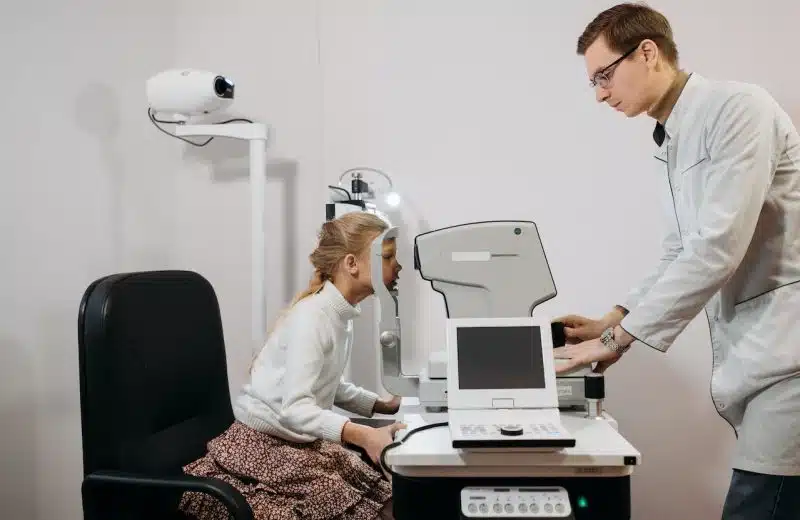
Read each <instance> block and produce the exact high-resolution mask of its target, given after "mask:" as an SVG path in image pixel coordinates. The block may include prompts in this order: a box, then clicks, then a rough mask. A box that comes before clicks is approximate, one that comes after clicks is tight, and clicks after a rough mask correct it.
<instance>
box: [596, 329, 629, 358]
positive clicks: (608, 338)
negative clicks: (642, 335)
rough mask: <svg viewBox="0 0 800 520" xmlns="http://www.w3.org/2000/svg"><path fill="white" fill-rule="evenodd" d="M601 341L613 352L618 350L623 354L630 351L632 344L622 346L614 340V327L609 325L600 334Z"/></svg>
mask: <svg viewBox="0 0 800 520" xmlns="http://www.w3.org/2000/svg"><path fill="white" fill-rule="evenodd" d="M600 342H601V343H602V344H603V345H605V346H606V348H608V349H609V350H610V351H611V352H617V353H618V354H620V355H622V354H624V353H625V352H627V351H628V349H629V348H630V347H631V346H630V345H627V346H624V347H623V346H622V345H620V344H618V343H617V342H616V341H615V340H614V327H609V328H607V329H606V330H604V331H603V333H602V334H601V335H600Z"/></svg>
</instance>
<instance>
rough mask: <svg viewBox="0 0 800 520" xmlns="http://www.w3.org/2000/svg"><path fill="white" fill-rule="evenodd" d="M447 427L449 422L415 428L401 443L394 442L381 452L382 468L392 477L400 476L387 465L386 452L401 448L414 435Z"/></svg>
mask: <svg viewBox="0 0 800 520" xmlns="http://www.w3.org/2000/svg"><path fill="white" fill-rule="evenodd" d="M447 425H448V423H447V422H438V423H431V424H426V425H424V426H420V427H419V428H414V429H413V430H411V431H410V432H408V434H406V436H405V437H403V440H401V441H395V442H393V443H391V444H388V445H387V446H386V447H385V448H383V450H381V457H380V459H379V460H380V464H381V467H382V468H383V469H384V470H385V471H386V472H387V473H389V474H390V475H391V476H392V477H396V476H398V474H397V473H395V472H394V471H392V468H390V467H389V465H388V464H386V452H388V451H389V450H391V449H392V448H396V447H398V446H400V445H401V444H403V443H404V442H405V441H406V440H407V439H408V438H409V437H411V436H412V435H414V434H415V433H419V432H422V431H425V430H430V429H433V428H441V427H443V426H445V427H446V426H447ZM399 476H401V477H402V475H399Z"/></svg>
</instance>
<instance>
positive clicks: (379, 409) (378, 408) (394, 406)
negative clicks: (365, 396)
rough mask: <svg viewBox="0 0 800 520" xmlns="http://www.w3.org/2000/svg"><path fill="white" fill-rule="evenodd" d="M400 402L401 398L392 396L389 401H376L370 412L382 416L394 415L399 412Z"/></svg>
mask: <svg viewBox="0 0 800 520" xmlns="http://www.w3.org/2000/svg"><path fill="white" fill-rule="evenodd" d="M401 401H402V397H398V396H396V395H395V396H393V397H392V399H391V400H389V401H386V400H383V399H378V400H377V401H375V406H373V407H372V412H373V413H380V414H384V415H394V414H396V413H397V412H398V411H399V410H400V402H401Z"/></svg>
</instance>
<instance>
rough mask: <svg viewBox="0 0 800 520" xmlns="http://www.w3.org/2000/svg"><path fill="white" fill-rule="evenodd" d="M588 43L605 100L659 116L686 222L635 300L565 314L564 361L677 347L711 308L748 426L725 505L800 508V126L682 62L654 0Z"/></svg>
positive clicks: (582, 43)
mask: <svg viewBox="0 0 800 520" xmlns="http://www.w3.org/2000/svg"><path fill="white" fill-rule="evenodd" d="M577 50H578V54H579V55H582V56H584V59H585V63H586V68H587V72H588V74H589V77H590V83H591V85H592V87H593V88H594V89H595V92H596V96H597V101H599V102H601V103H607V104H608V105H609V106H610V107H612V108H614V109H615V110H616V111H618V112H621V113H623V114H625V115H626V116H628V117H635V116H638V115H640V114H643V113H646V114H647V115H648V116H650V117H652V118H653V119H654V120H655V121H656V122H655V130H654V132H653V138H654V140H655V143H656V146H657V149H656V153H655V158H656V160H658V161H659V163H658V166H659V167H660V168H662V171H663V173H664V175H665V176H667V178H668V180H669V186H670V192H669V193H668V194H667V195H668V196H671V204H670V205H669V207H670V208H674V213H673V214H672V215H670V218H674V219H675V229H674V230H673V231H671V232H669V233H668V234H667V236H666V237H665V239H664V242H663V245H664V251H663V255H662V257H661V259H660V260H659V262H658V263H657V264H656V265H655V266H654V269H653V270H652V272H651V274H650V275H649V276H647V277H646V278H645V279H644V280H643V281H642V283H641V285H640V286H639V287H638V288H636V289H635V290H633V291H631V293H630V295H629V298H628V301H627V302H623V303H624V304H623V305H617V306H615V307H614V309H613V310H611V311H610V312H609V313H608V314H606V315H605V316H603V317H602V318H601V319H599V320H591V319H588V318H585V317H582V316H574V315H573V316H567V317H564V318H561V321H564V322H565V323H566V325H567V328H566V332H567V337H568V342H569V343H570V344H569V345H567V346H565V347H563V348H560V349H556V351H557V353H556V356H557V357H559V358H562V359H563V360H566V361H565V362H564V363H563V365H561V366H560V367H559V368H558V371H559V372H562V371H567V370H570V369H572V368H574V367H575V366H578V365H582V364H586V363H592V362H597V365H596V366H595V370H597V371H604V370H605V369H607V368H608V366H610V365H611V364H613V363H614V362H616V361H617V360H618V359H620V357H621V356H622V355H623V353H624V352H625V351H626V350H627V349H628V348H629V347H630V346H631V345H632V344H634V343H635V344H634V346H633V348H637V345H648V346H650V347H652V348H655V349H657V350H659V351H662V352H666V351H667V349H668V348H669V347H670V345H671V344H672V343H673V342H674V340H675V338H676V337H677V336H678V335H679V334H680V333H681V332H682V331H683V330H684V329H685V327H686V326H687V325H688V324H689V322H690V321H691V320H692V319H693V318H694V317H695V316H696V315H697V314H698V313H699V312H700V311H701V310H705V312H706V314H707V316H708V318H709V326H710V331H711V344H712V350H713V354H714V356H713V370H712V380H711V393H712V398H713V401H714V403H715V405H716V408H717V410H718V412H719V413H720V415H721V416H722V417H723V418H725V419H726V420H727V421H728V422H729V423H730V424H731V426H732V427H733V428H734V431H735V433H736V435H737V447H736V453H735V457H734V463H733V468H734V471H733V477H732V480H731V485H730V489H729V491H728V495H727V498H726V501H725V506H724V508H723V513H722V514H723V519H724V520H734V519H735V520H744V519H747V520H761V519H767V518H769V519H778V518H781V519H783V518H790V517H791V518H800V376H799V375H798V374H800V283H797V282H798V281H800V136H798V132H797V131H796V129H795V127H794V126H793V124H792V122H791V120H790V119H789V117H788V116H787V114H786V113H785V112H784V111H783V110H782V109H781V108H780V107H779V106H778V105H777V103H776V102H775V101H774V100H773V99H772V98H771V97H770V96H769V94H768V93H767V92H766V91H765V90H763V89H762V88H759V87H757V86H754V85H746V84H742V83H733V82H717V81H711V80H709V79H706V78H703V77H701V76H700V75H698V74H696V73H693V74H688V73H686V72H685V71H683V70H682V69H681V68H680V67H679V65H678V51H677V48H676V45H675V42H674V41H673V38H672V30H671V27H670V24H669V22H668V21H667V19H666V18H665V17H664V16H663V15H661V14H660V13H658V12H657V11H655V10H653V9H651V8H649V7H646V6H644V5H637V4H621V5H617V6H615V7H612V8H610V9H608V10H606V11H604V12H602V13H600V14H599V15H598V16H597V17H596V18H595V19H594V20H593V21H592V22H591V23H590V24H589V25H588V26H587V27H586V29H585V31H584V32H583V34H582V35H581V36H580V38H579V40H578V49H577ZM632 196H635V195H632ZM671 213H672V212H671Z"/></svg>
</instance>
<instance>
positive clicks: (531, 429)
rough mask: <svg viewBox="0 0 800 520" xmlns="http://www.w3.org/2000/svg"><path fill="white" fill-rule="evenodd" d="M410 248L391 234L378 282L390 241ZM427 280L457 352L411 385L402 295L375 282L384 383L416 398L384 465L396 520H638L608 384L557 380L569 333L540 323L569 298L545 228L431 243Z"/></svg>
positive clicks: (492, 225)
mask: <svg viewBox="0 0 800 520" xmlns="http://www.w3.org/2000/svg"><path fill="white" fill-rule="evenodd" d="M329 218H330V216H329ZM397 237H398V229H397V228H396V227H391V228H390V229H389V230H387V231H386V232H384V233H383V234H382V235H381V236H379V237H378V238H377V239H376V240H375V241H374V242H373V244H372V246H371V254H372V255H373V256H372V258H373V261H372V270H373V273H372V277H373V279H378V280H380V279H381V265H382V263H381V261H380V259H381V255H382V244H383V242H384V240H386V239H389V238H397ZM414 269H415V270H416V271H418V272H419V274H420V276H421V277H422V278H423V279H424V280H426V281H429V282H430V284H431V286H432V288H433V290H434V291H436V292H438V293H440V294H441V295H442V297H443V298H444V304H445V309H446V318H447V320H446V322H447V324H446V327H447V334H446V345H445V347H446V348H445V349H444V351H442V352H438V353H437V354H435V355H434V356H432V358H431V360H430V362H429V363H428V366H427V368H426V369H425V370H423V371H422V372H423V373H421V374H420V375H418V376H417V375H415V376H411V375H406V374H404V373H403V372H402V370H401V360H402V347H403V341H402V336H401V333H400V316H399V305H398V297H399V294H398V291H396V290H392V291H390V290H389V289H387V288H386V287H384V286H383V285H382V284H375V295H376V297H377V304H378V314H379V316H380V317H379V318H378V331H377V334H378V338H379V343H380V363H381V372H382V373H381V377H382V383H383V386H384V388H385V389H386V390H387V391H389V392H391V393H392V394H394V395H398V396H403V397H404V405H403V407H402V408H401V410H400V413H399V416H398V417H397V419H398V420H400V421H402V422H404V423H406V424H407V426H408V427H407V428H406V429H405V430H401V431H400V432H399V433H398V434H397V437H396V438H395V442H394V443H393V444H391V445H389V446H388V447H387V448H386V449H385V450H384V452H383V454H382V457H381V463H382V466H383V467H384V468H385V469H386V471H387V472H389V473H390V474H391V476H392V487H393V490H394V491H393V492H394V500H393V503H394V515H395V518H396V519H397V520H407V519H422V518H424V519H427V518H431V519H437V520H447V519H481V518H517V519H520V518H526V519H527V518H538V519H574V520H589V519H591V520H623V519H624V520H628V519H630V517H631V497H630V493H631V491H630V478H631V475H632V473H633V469H634V466H636V465H637V464H639V463H640V460H641V456H640V453H639V452H638V451H637V450H636V449H635V448H634V447H633V446H632V445H631V444H630V443H629V442H628V441H627V440H626V439H625V438H624V437H623V436H622V435H620V433H619V432H618V430H617V424H616V422H615V420H614V419H613V417H611V416H610V415H609V414H608V413H606V412H605V411H604V410H603V407H602V402H603V398H604V382H603V376H602V375H599V374H593V373H592V372H591V369H590V368H589V369H585V368H584V369H583V370H579V371H576V372H575V373H572V374H567V375H565V376H563V377H556V374H555V363H557V362H558V361H557V360H555V359H554V357H553V348H554V346H559V345H563V342H564V338H563V327H559V324H557V323H551V321H550V320H544V319H541V318H534V317H532V315H533V311H534V308H535V307H536V306H537V305H539V304H540V303H542V302H545V301H547V300H549V299H551V298H553V297H554V296H555V295H556V288H555V283H554V280H553V276H552V274H551V271H550V268H549V266H548V263H547V258H546V256H545V252H544V248H543V246H542V243H541V240H540V236H539V232H538V230H537V227H536V225H535V224H534V223H533V222H527V221H492V222H475V223H467V224H462V225H457V226H453V227H447V228H443V229H438V230H435V231H430V232H426V233H422V234H420V235H418V236H416V237H415V239H414ZM415 398H416V399H418V402H419V404H416V403H414V404H412V405H407V404H405V403H406V401H410V402H414V399H415Z"/></svg>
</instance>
